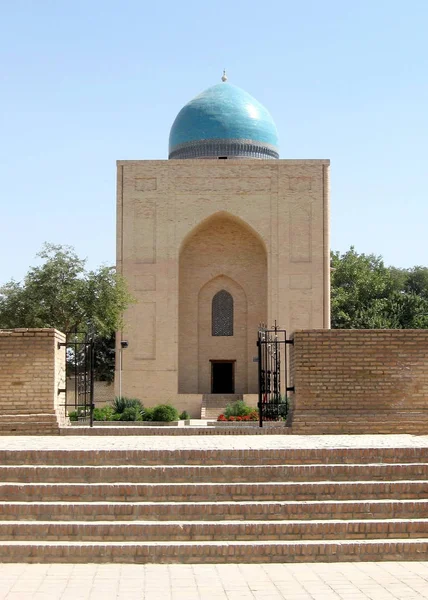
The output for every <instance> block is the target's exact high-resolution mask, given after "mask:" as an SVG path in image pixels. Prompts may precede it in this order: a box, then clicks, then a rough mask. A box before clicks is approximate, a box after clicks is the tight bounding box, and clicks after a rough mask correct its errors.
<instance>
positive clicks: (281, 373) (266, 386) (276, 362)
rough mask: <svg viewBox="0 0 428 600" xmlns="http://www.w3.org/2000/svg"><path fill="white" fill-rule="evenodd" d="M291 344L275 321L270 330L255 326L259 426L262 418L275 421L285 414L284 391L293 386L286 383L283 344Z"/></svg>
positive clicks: (285, 396)
mask: <svg viewBox="0 0 428 600" xmlns="http://www.w3.org/2000/svg"><path fill="white" fill-rule="evenodd" d="M293 343H294V342H293V340H288V339H287V333H286V331H285V329H279V328H278V327H277V325H276V321H275V325H274V327H273V329H268V328H267V327H265V326H260V328H259V332H258V339H257V348H258V367H259V402H258V408H259V425H260V427H263V421H279V420H280V419H285V417H286V416H287V413H288V399H287V392H293V391H294V387H293V386H290V387H289V386H288V385H287V376H288V356H287V345H288V344H293ZM282 394H284V395H282Z"/></svg>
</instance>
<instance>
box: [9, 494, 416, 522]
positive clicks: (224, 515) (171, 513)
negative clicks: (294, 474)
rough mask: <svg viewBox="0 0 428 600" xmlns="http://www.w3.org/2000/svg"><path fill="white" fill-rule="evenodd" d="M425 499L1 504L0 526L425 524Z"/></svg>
mask: <svg viewBox="0 0 428 600" xmlns="http://www.w3.org/2000/svg"><path fill="white" fill-rule="evenodd" d="M427 514H428V499H420V500H415V499H412V500H395V499H383V500H379V499H378V500H360V501H358V500H323V501H312V502H310V501H303V502H302V501H276V502H273V501H258V502H250V501H240V502H212V501H209V502H208V501H205V502H65V501H63V502H17V501H15V502H13V501H11V502H0V520H2V521H16V520H17V519H18V520H20V521H34V520H42V521H55V520H62V521H71V522H73V521H82V520H84V521H90V522H93V521H100V520H101V521H129V520H149V521H171V520H173V521H179V520H180V521H181V520H185V521H189V520H191V521H218V520H219V519H221V520H225V521H229V520H236V519H239V520H247V519H249V520H257V521H259V520H274V521H276V520H279V521H281V520H288V519H291V520H296V519H298V520H319V519H343V520H346V519H348V520H349V519H354V520H356V519H357V520H358V519H386V518H388V519H411V518H417V519H420V518H425V517H426V516H427Z"/></svg>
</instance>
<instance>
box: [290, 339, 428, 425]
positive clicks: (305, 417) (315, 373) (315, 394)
mask: <svg viewBox="0 0 428 600" xmlns="http://www.w3.org/2000/svg"><path fill="white" fill-rule="evenodd" d="M290 360H291V364H290V370H291V377H292V381H293V384H294V385H295V394H294V399H293V404H294V413H293V433H375V432H378V433H428V331H426V330H379V329H377V330H339V329H338V330H309V331H297V332H296V333H295V334H294V346H293V347H292V350H291V356H290Z"/></svg>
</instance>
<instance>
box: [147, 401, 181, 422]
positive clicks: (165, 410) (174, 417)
mask: <svg viewBox="0 0 428 600" xmlns="http://www.w3.org/2000/svg"><path fill="white" fill-rule="evenodd" d="M153 421H165V422H170V421H178V410H177V409H176V408H174V406H171V405H170V404H159V405H158V406H155V407H154V409H153Z"/></svg>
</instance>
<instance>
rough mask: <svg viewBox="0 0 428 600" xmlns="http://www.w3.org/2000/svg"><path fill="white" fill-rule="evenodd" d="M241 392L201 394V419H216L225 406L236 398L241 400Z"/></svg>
mask: <svg viewBox="0 0 428 600" xmlns="http://www.w3.org/2000/svg"><path fill="white" fill-rule="evenodd" d="M243 399H244V396H243V395H242V394H203V396H202V404H201V419H214V420H216V419H217V417H218V416H219V415H221V414H222V413H224V411H225V409H226V406H227V405H228V404H232V403H233V402H236V401H237V400H243Z"/></svg>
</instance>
